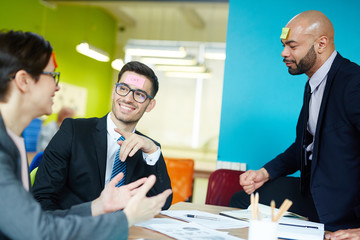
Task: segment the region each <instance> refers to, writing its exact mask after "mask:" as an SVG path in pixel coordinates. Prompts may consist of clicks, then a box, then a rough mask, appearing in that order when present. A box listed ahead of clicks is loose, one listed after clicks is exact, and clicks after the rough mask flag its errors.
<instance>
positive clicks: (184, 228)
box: [136, 211, 244, 240]
mask: <svg viewBox="0 0 360 240" xmlns="http://www.w3.org/2000/svg"><path fill="white" fill-rule="evenodd" d="M187 212H189V211H187ZM136 226H139V227H145V228H149V229H151V230H154V231H157V232H161V233H163V234H165V235H168V236H170V237H173V238H175V239H179V240H189V239H191V240H212V239H213V240H215V239H216V240H244V239H242V238H238V237H234V236H231V235H229V234H227V233H226V232H220V231H215V230H213V229H209V228H206V227H203V226H200V225H198V224H196V223H186V222H182V221H178V220H175V219H170V218H153V219H150V220H149V221H146V222H142V223H140V224H136Z"/></svg>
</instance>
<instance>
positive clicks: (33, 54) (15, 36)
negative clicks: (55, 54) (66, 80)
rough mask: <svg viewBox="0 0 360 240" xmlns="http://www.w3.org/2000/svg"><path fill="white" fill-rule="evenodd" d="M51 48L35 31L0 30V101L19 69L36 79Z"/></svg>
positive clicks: (44, 65)
mask: <svg viewBox="0 0 360 240" xmlns="http://www.w3.org/2000/svg"><path fill="white" fill-rule="evenodd" d="M52 50H53V49H52V46H51V45H50V43H49V42H48V41H46V40H45V39H44V38H43V37H42V36H40V35H38V34H36V33H31V32H22V31H13V30H11V31H0V101H3V100H4V97H5V94H6V92H7V89H8V83H9V81H10V80H11V79H12V78H13V77H14V76H15V74H16V72H18V71H19V70H25V71H26V72H28V73H29V74H30V75H31V76H32V77H33V78H34V79H35V81H37V80H38V79H39V76H40V74H41V72H42V71H43V70H44V68H45V67H46V65H47V64H48V62H49V59H50V57H51V54H52Z"/></svg>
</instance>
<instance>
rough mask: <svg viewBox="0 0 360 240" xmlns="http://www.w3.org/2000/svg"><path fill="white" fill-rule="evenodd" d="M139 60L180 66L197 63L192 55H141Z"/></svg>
mask: <svg viewBox="0 0 360 240" xmlns="http://www.w3.org/2000/svg"><path fill="white" fill-rule="evenodd" d="M141 61H143V62H146V63H149V64H164V65H182V66H190V65H196V64H197V61H196V59H195V58H193V57H187V58H156V57H143V58H141Z"/></svg>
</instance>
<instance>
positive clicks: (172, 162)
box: [164, 157, 194, 204]
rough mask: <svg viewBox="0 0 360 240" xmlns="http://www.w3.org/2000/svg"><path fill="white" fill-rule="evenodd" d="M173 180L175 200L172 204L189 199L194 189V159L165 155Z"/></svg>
mask: <svg viewBox="0 0 360 240" xmlns="http://www.w3.org/2000/svg"><path fill="white" fill-rule="evenodd" d="M164 160H165V163H166V167H167V170H168V173H169V177H170V180H171V187H172V191H173V200H172V203H171V204H174V203H177V202H185V201H189V200H190V199H191V196H192V191H193V175H194V160H193V159H189V158H168V157H164Z"/></svg>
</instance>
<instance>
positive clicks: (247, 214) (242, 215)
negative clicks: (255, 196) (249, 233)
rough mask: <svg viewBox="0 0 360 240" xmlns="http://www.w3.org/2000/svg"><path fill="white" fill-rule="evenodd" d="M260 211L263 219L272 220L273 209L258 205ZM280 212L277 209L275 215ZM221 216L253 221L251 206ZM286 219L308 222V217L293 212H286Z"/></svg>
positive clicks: (226, 212) (224, 212)
mask: <svg viewBox="0 0 360 240" xmlns="http://www.w3.org/2000/svg"><path fill="white" fill-rule="evenodd" d="M258 209H259V212H260V214H261V217H263V218H271V207H269V206H267V205H264V204H260V203H259V204H258ZM278 212H279V209H278V208H275V211H274V214H275V215H276V214H277V213H278ZM220 215H224V216H228V217H233V218H237V219H240V220H245V221H248V220H249V219H251V205H250V206H249V207H248V209H244V210H231V211H223V212H220ZM284 217H285V218H298V219H302V220H307V218H306V217H303V216H300V215H298V214H296V213H292V212H288V211H287V212H285V214H284Z"/></svg>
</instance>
